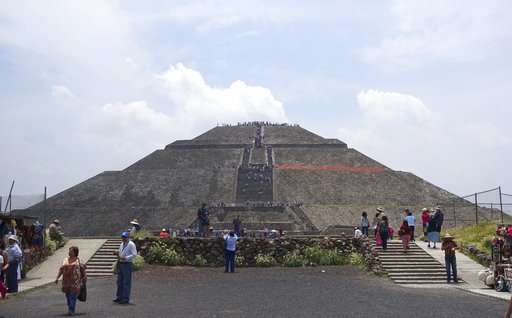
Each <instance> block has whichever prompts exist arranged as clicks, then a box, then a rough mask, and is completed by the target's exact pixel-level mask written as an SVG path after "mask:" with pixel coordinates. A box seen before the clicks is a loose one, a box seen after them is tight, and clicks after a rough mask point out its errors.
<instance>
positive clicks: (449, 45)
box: [361, 0, 512, 67]
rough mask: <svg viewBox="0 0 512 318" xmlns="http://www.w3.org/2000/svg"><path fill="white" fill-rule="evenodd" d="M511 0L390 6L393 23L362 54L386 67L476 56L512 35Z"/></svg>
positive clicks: (487, 52)
mask: <svg viewBox="0 0 512 318" xmlns="http://www.w3.org/2000/svg"><path fill="white" fill-rule="evenodd" d="M510 4H511V3H510V2H509V1H503V0H496V1H485V2H481V1H463V0H456V1H443V0H433V1H432V0H429V1H408V0H396V1H394V2H393V6H392V7H391V10H390V11H391V16H392V20H391V21H390V23H389V25H390V26H391V27H390V28H389V29H388V30H386V31H385V33H386V35H385V36H384V38H383V39H382V41H381V43H380V44H378V45H377V46H371V47H366V48H365V49H363V50H362V51H361V55H362V59H363V60H364V61H365V62H367V63H370V64H377V65H380V66H383V67H393V66H401V67H418V66H422V65H424V64H425V63H429V62H432V61H450V62H468V61H478V60H481V59H483V58H486V57H488V56H491V55H492V54H495V53H496V52H495V47H496V46H497V45H498V44H499V43H500V42H502V41H507V39H510V37H511V36H512V31H511V30H512V20H511V19H510V18H509V14H508V12H509V11H510V9H512V6H511V5H510Z"/></svg>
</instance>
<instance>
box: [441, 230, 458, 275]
mask: <svg viewBox="0 0 512 318" xmlns="http://www.w3.org/2000/svg"><path fill="white" fill-rule="evenodd" d="M453 239H454V237H453V236H451V235H450V234H448V233H446V235H445V236H444V237H443V244H441V250H443V251H444V262H445V265H446V282H447V283H450V281H451V279H452V278H453V282H454V283H458V282H459V280H458V278H457V259H456V257H455V250H456V249H457V248H458V246H457V243H455V241H454V240H453Z"/></svg>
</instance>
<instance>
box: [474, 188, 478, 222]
mask: <svg viewBox="0 0 512 318" xmlns="http://www.w3.org/2000/svg"><path fill="white" fill-rule="evenodd" d="M475 220H476V224H478V194H476V193H475Z"/></svg>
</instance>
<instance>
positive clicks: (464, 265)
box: [416, 241, 510, 300]
mask: <svg viewBox="0 0 512 318" xmlns="http://www.w3.org/2000/svg"><path fill="white" fill-rule="evenodd" d="M416 244H417V245H418V246H419V247H421V248H422V249H423V250H425V252H427V253H428V254H430V255H431V256H432V257H434V258H435V259H437V260H438V261H439V262H440V263H441V264H443V266H444V264H445V263H444V252H443V251H441V244H437V248H436V249H432V248H428V246H427V243H425V242H420V241H417V242H416ZM483 269H486V268H485V267H484V266H482V265H480V264H478V263H477V262H475V261H473V260H472V259H471V258H469V257H467V256H466V255H464V254H462V253H460V252H457V272H458V276H459V277H460V278H462V280H464V282H465V284H460V285H454V286H457V288H459V289H462V290H466V291H469V292H472V293H476V294H481V295H486V296H490V297H495V298H499V299H505V300H509V299H510V293H506V292H497V291H495V290H494V289H492V288H489V287H487V286H485V285H484V283H483V282H481V281H479V280H478V272H479V271H481V270H483Z"/></svg>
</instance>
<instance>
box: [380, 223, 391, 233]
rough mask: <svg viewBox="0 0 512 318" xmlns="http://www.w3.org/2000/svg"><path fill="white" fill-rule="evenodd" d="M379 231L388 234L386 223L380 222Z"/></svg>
mask: <svg viewBox="0 0 512 318" xmlns="http://www.w3.org/2000/svg"><path fill="white" fill-rule="evenodd" d="M379 233H380V235H381V236H382V235H388V234H389V228H388V225H387V224H385V223H384V222H382V223H381V224H380V226H379Z"/></svg>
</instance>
